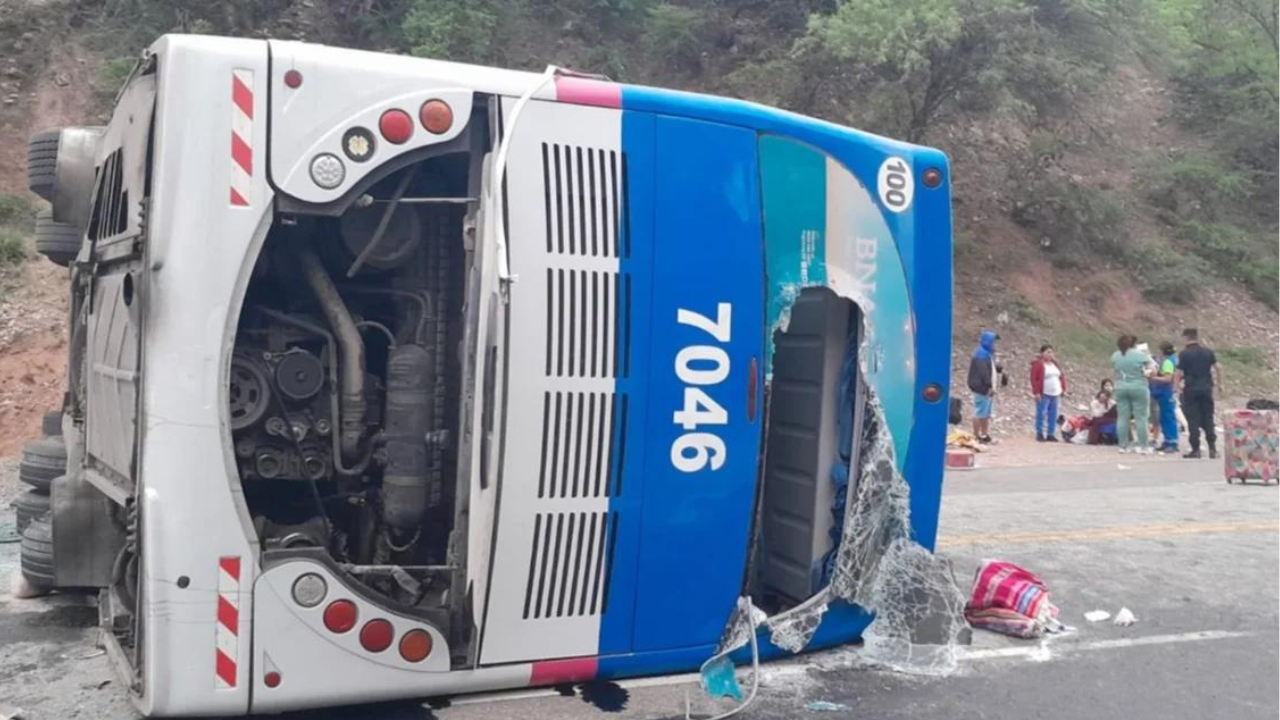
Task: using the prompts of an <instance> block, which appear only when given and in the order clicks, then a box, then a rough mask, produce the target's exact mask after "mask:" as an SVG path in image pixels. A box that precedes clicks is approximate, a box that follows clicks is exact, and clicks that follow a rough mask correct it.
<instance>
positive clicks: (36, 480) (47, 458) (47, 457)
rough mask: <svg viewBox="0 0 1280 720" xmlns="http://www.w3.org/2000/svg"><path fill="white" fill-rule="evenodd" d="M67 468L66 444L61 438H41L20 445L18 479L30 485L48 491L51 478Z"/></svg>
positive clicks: (51, 481)
mask: <svg viewBox="0 0 1280 720" xmlns="http://www.w3.org/2000/svg"><path fill="white" fill-rule="evenodd" d="M66 470H67V446H66V445H64V444H63V442H62V438H41V439H39V440H32V441H30V442H28V443H27V444H26V445H23V446H22V461H21V462H20V463H19V464H18V479H19V480H21V481H22V482H24V483H26V484H28V485H30V486H31V487H33V488H35V489H37V490H42V491H44V492H49V485H50V484H52V483H53V479H54V478H56V477H58V476H59V475H61V474H63V473H64V472H66Z"/></svg>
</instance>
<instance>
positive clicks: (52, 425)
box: [40, 410, 62, 437]
mask: <svg viewBox="0 0 1280 720" xmlns="http://www.w3.org/2000/svg"><path fill="white" fill-rule="evenodd" d="M40 432H42V433H44V436H45V437H62V411H61V410H50V411H49V412H47V413H45V414H44V417H42V418H40Z"/></svg>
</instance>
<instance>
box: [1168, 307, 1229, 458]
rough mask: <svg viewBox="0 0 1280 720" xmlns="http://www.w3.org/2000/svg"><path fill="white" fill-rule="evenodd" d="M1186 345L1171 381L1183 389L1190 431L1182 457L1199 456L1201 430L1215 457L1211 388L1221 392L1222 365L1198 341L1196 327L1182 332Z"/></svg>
mask: <svg viewBox="0 0 1280 720" xmlns="http://www.w3.org/2000/svg"><path fill="white" fill-rule="evenodd" d="M1182 341H1183V342H1184V343H1185V344H1186V347H1185V348H1184V349H1183V350H1182V352H1181V353H1179V354H1178V370H1177V373H1176V376H1175V378H1174V384H1175V385H1176V386H1177V387H1178V388H1179V389H1180V390H1181V391H1182V411H1183V412H1184V413H1185V414H1186V416H1187V425H1188V426H1189V427H1188V430H1190V431H1191V452H1189V453H1187V454H1186V455H1183V456H1182V457H1184V458H1199V457H1200V431H1201V430H1203V431H1204V437H1205V440H1207V441H1208V442H1209V457H1210V458H1216V457H1218V435H1217V433H1216V432H1215V431H1214V429H1213V422H1214V413H1213V391H1214V389H1215V388H1216V389H1217V390H1218V391H1219V392H1221V391H1222V367H1221V366H1220V365H1218V358H1217V357H1215V356H1214V354H1213V351H1212V350H1210V349H1209V348H1207V347H1205V346H1203V345H1201V344H1200V332H1199V331H1198V330H1196V329H1195V328H1187V329H1186V330H1183V331H1182Z"/></svg>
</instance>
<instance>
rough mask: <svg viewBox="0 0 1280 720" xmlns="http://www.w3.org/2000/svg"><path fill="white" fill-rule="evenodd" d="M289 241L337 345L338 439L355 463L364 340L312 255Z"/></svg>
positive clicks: (360, 426) (360, 427)
mask: <svg viewBox="0 0 1280 720" xmlns="http://www.w3.org/2000/svg"><path fill="white" fill-rule="evenodd" d="M292 241H293V250H294V256H295V257H296V258H297V259H298V262H299V264H300V265H301V267H302V274H303V276H304V277H305V278H306V280H307V285H309V286H310V287H311V292H312V293H314V294H315V296H316V302H318V303H320V309H321V311H323V312H324V316H325V319H326V320H327V321H328V323H329V327H330V328H331V329H332V330H333V335H334V339H335V341H336V342H337V343H338V352H339V353H340V354H341V355H342V359H341V361H340V362H339V365H338V369H339V376H338V382H339V384H340V386H341V389H340V393H341V394H340V395H339V396H338V415H339V418H338V437H339V441H340V447H341V448H342V455H343V457H345V458H347V459H348V460H352V459H356V458H358V457H359V456H360V441H361V439H363V437H364V415H365V398H364V340H363V339H362V338H361V337H360V329H359V328H357V327H356V323H355V320H353V319H351V313H350V312H348V311H347V306H346V304H345V303H343V302H342V296H341V295H339V294H338V289H337V288H336V287H334V284H333V280H332V279H331V278H330V277H329V273H328V272H327V271H326V270H325V269H324V265H322V264H321V263H320V258H318V257H316V253H315V251H314V250H312V249H311V247H310V246H309V245H307V243H306V241H305V240H303V239H302V238H301V237H300V236H298V235H294V236H293V238H292Z"/></svg>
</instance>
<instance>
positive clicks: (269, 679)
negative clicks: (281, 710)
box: [262, 670, 280, 688]
mask: <svg viewBox="0 0 1280 720" xmlns="http://www.w3.org/2000/svg"><path fill="white" fill-rule="evenodd" d="M262 684H263V685H266V686H267V687H269V688H273V687H280V673H278V672H276V671H275V670H272V671H270V672H268V673H267V674H266V675H263V676H262Z"/></svg>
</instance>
